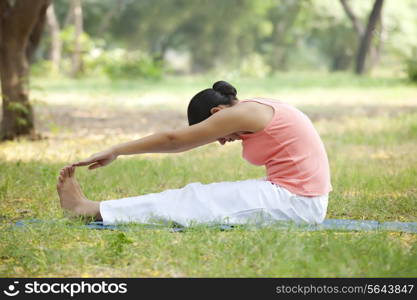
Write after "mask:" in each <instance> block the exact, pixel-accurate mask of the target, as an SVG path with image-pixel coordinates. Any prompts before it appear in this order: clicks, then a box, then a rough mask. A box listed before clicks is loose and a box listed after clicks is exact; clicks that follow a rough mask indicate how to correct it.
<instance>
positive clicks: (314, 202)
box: [100, 179, 328, 226]
mask: <svg viewBox="0 0 417 300" xmlns="http://www.w3.org/2000/svg"><path fill="white" fill-rule="evenodd" d="M327 201H328V196H327V195H323V196H318V197H303V196H298V195H295V194H293V193H291V192H289V191H288V190H286V189H285V188H283V187H280V186H278V185H276V184H273V183H272V182H270V181H266V180H261V179H249V180H242V181H235V182H219V183H210V184H201V183H199V182H194V183H190V184H188V185H186V186H185V187H183V188H181V189H170V190H166V191H163V192H161V193H153V194H147V195H143V196H137V197H129V198H123V199H118V200H108V201H102V202H101V203H100V213H101V216H102V218H103V223H104V224H106V225H108V224H117V223H129V222H135V223H148V224H149V223H155V222H158V223H159V222H161V221H162V222H175V223H178V224H180V225H183V226H190V225H192V224H195V223H222V224H246V223H256V224H266V223H270V222H274V221H282V220H292V221H295V222H297V223H301V222H307V223H321V222H323V220H324V217H325V216H326V211H327Z"/></svg>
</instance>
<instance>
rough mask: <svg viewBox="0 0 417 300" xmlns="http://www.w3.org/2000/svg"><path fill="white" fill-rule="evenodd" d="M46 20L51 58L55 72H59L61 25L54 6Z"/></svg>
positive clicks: (48, 12)
mask: <svg viewBox="0 0 417 300" xmlns="http://www.w3.org/2000/svg"><path fill="white" fill-rule="evenodd" d="M46 17H47V18H46V19H47V23H48V28H49V32H50V35H51V49H50V52H49V58H50V59H51V61H52V65H53V69H54V72H57V73H58V72H59V69H60V64H61V53H62V42H61V39H60V37H59V32H60V28H59V23H58V20H57V18H56V15H55V9H54V5H53V4H51V5H50V6H49V7H48V10H47V12H46Z"/></svg>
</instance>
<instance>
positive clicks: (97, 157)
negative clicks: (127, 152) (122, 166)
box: [72, 149, 117, 170]
mask: <svg viewBox="0 0 417 300" xmlns="http://www.w3.org/2000/svg"><path fill="white" fill-rule="evenodd" d="M116 158H117V154H116V153H115V152H114V151H113V150H112V149H109V150H106V151H102V152H99V153H96V154H93V155H91V156H90V157H89V158H87V159H84V160H82V161H79V162H76V163H73V164H72V166H73V167H81V166H88V169H89V170H92V169H97V168H99V167H104V166H107V165H108V164H109V163H111V162H112V161H113V160H115V159H116Z"/></svg>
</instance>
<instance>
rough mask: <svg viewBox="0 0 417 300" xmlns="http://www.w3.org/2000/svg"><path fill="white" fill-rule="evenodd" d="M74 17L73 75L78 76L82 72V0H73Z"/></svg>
mask: <svg viewBox="0 0 417 300" xmlns="http://www.w3.org/2000/svg"><path fill="white" fill-rule="evenodd" d="M71 10H72V17H73V20H74V50H73V53H72V69H71V75H72V76H73V77H75V76H77V75H78V74H80V73H81V72H82V69H83V62H82V57H81V54H82V53H81V35H82V33H83V11H82V7H81V0H71Z"/></svg>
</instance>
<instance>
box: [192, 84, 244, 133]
mask: <svg viewBox="0 0 417 300" xmlns="http://www.w3.org/2000/svg"><path fill="white" fill-rule="evenodd" d="M236 95H237V92H236V89H235V88H234V87H233V86H232V85H231V84H230V83H227V82H226V81H217V82H216V83H214V84H213V88H211V89H205V90H202V91H201V92H199V93H198V94H197V95H195V96H194V97H193V98H192V99H191V101H190V103H189V104H188V109H187V115H188V124H189V125H190V126H191V125H194V124H197V123H200V122H202V121H204V120H205V119H207V118H208V117H210V116H211V113H210V110H211V109H212V108H213V107H216V106H218V105H221V104H223V105H232V104H233V101H234V100H237V98H236Z"/></svg>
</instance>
